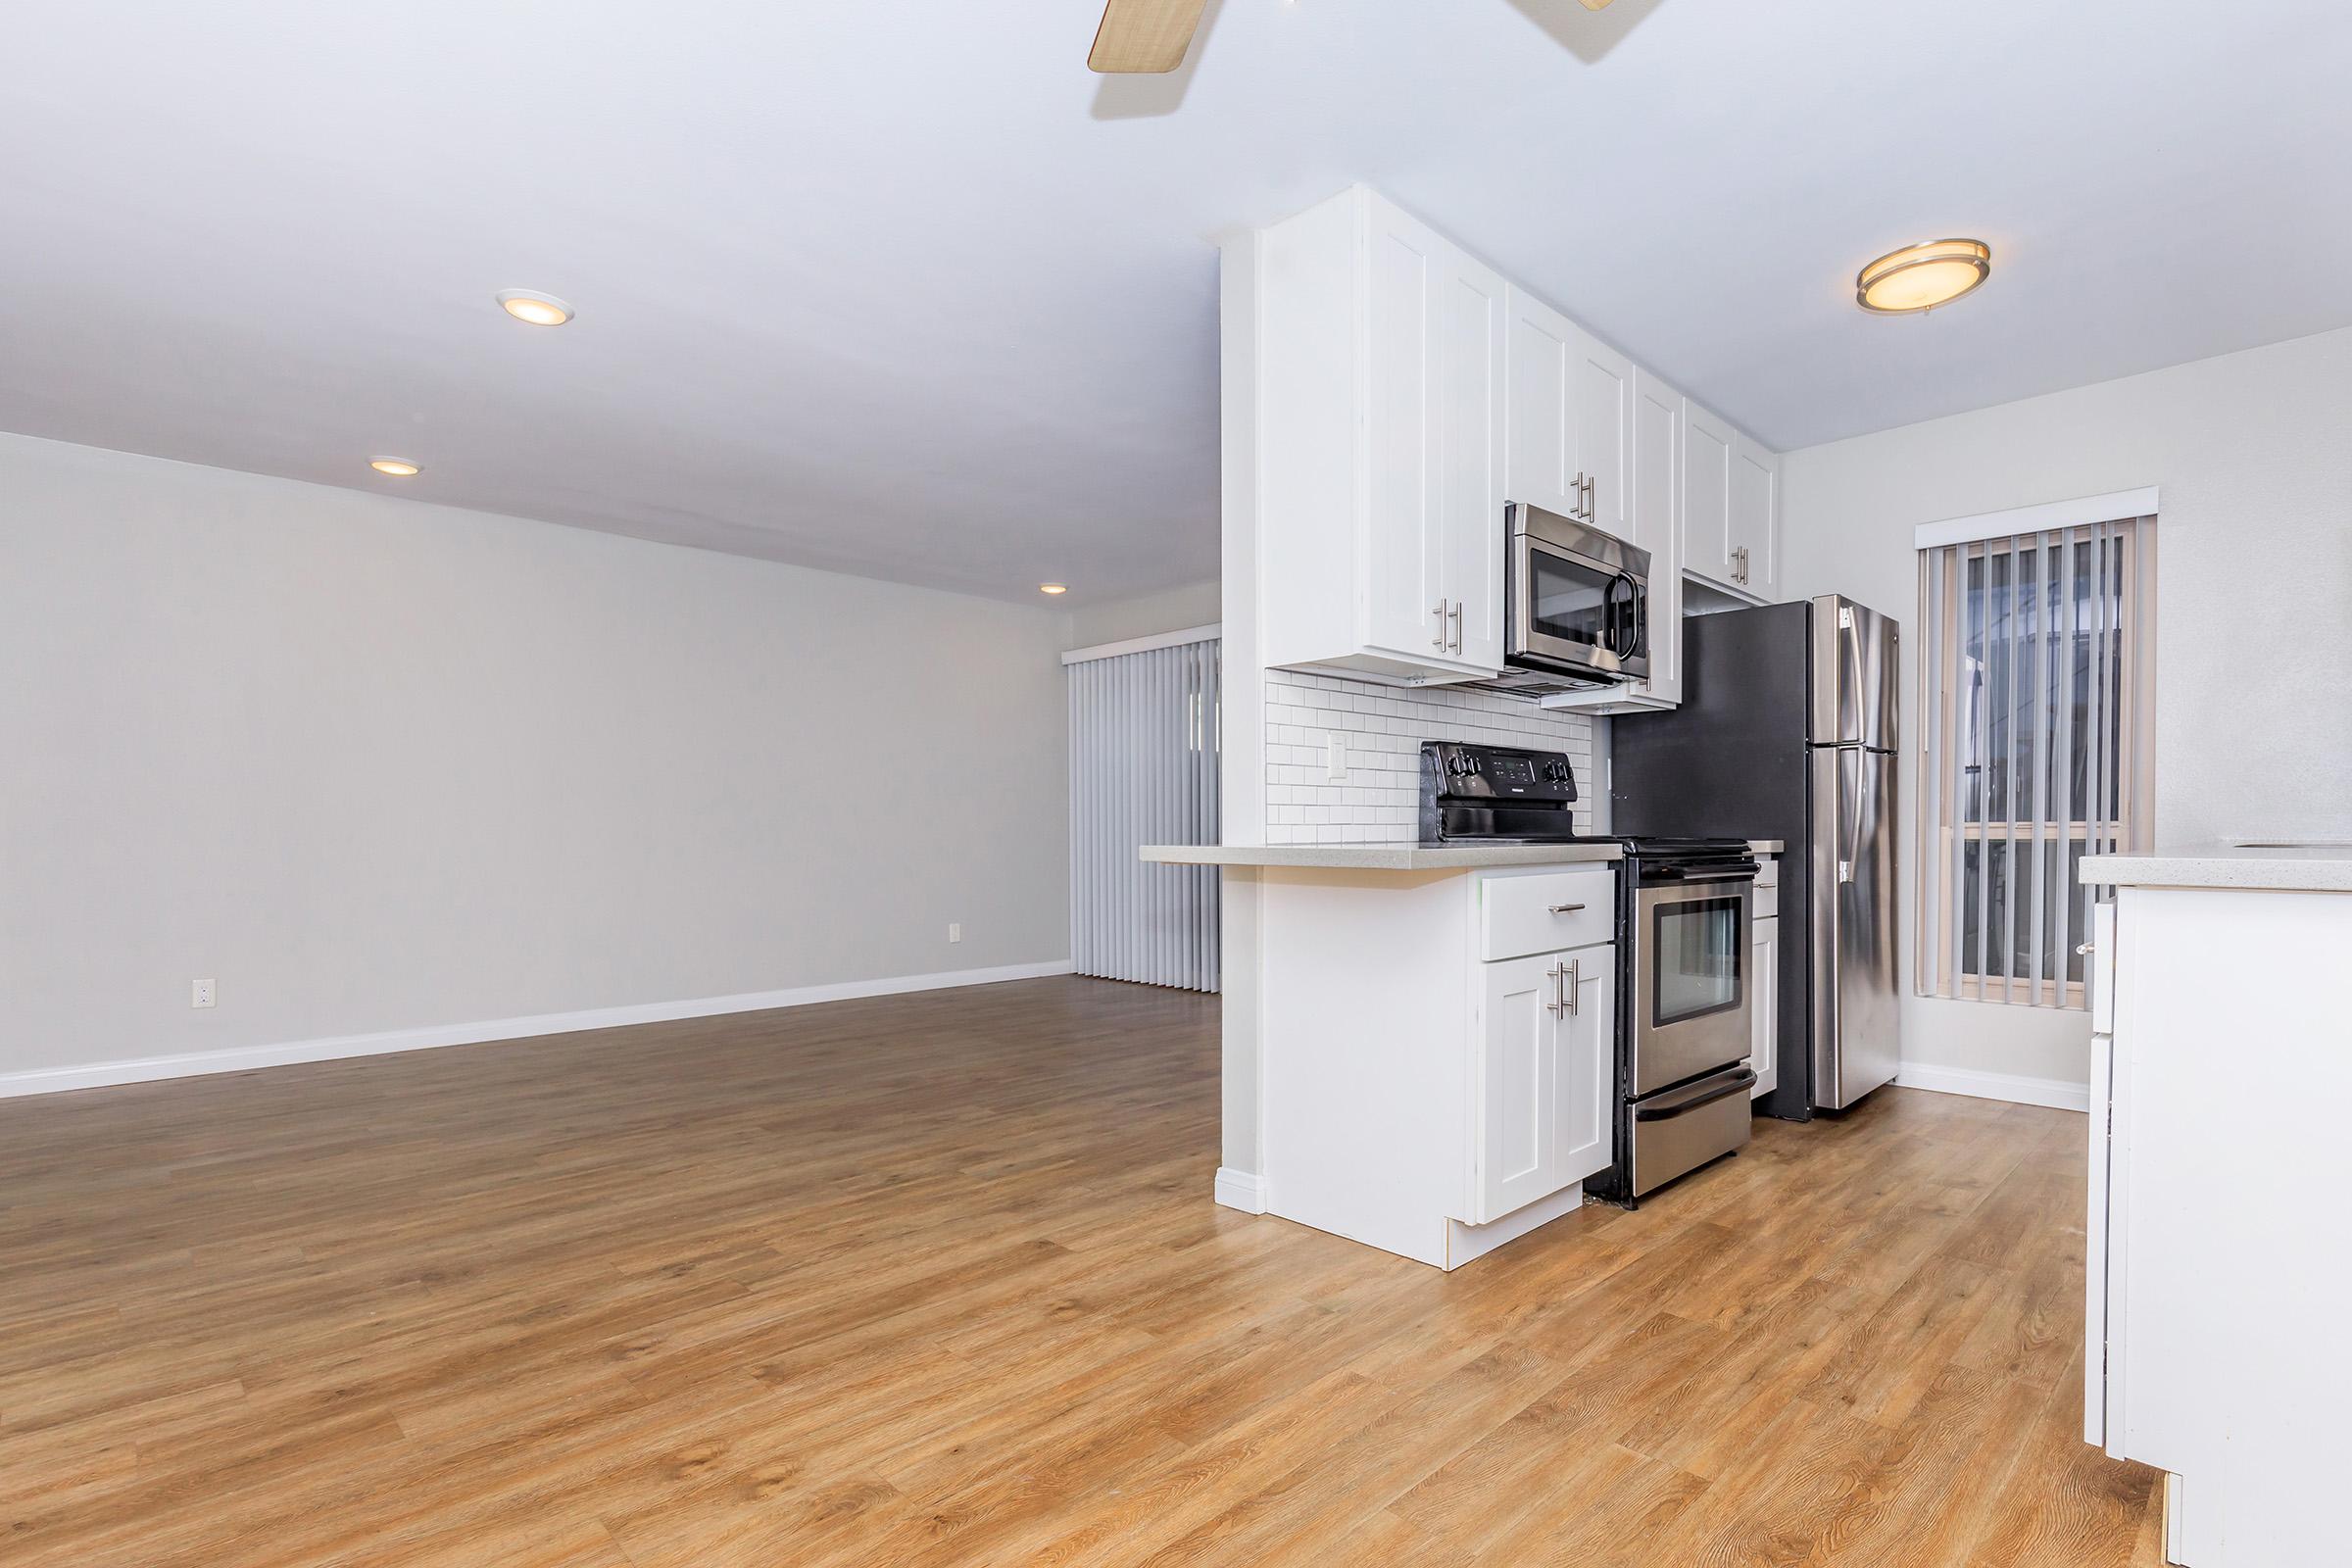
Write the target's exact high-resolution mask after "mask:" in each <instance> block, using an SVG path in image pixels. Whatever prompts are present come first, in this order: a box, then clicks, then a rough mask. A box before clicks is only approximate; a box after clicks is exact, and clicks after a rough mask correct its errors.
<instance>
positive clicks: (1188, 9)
mask: <svg viewBox="0 0 2352 1568" xmlns="http://www.w3.org/2000/svg"><path fill="white" fill-rule="evenodd" d="M1608 3H1609V0H1584V4H1585V9H1586V10H1587V11H1598V10H1599V9H1601V7H1603V6H1605V5H1607V4H1608ZM1207 4H1208V0H1110V3H1109V4H1108V5H1106V6H1104V7H1103V25H1102V26H1100V27H1098V28H1096V29H1095V47H1094V49H1093V51H1092V52H1091V53H1089V54H1088V55H1087V57H1086V63H1087V65H1089V66H1090V67H1092V68H1093V69H1094V70H1096V71H1099V72H1102V73H1103V74H1104V75H1128V74H1140V75H1158V74H1161V73H1165V72H1170V71H1174V70H1175V69H1176V68H1177V67H1178V66H1181V65H1183V64H1184V57H1185V53H1186V51H1188V50H1190V49H1191V48H1192V47H1193V31H1194V29H1195V28H1197V27H1199V26H1200V25H1201V10H1202V8H1203V7H1205V6H1206V5H1207Z"/></svg>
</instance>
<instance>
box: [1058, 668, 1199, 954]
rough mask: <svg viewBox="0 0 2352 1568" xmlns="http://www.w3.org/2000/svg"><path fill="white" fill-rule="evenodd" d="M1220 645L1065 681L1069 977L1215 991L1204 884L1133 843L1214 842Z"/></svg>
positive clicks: (1072, 673) (1082, 672)
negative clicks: (1148, 859)
mask: <svg viewBox="0 0 2352 1568" xmlns="http://www.w3.org/2000/svg"><path fill="white" fill-rule="evenodd" d="M1219 652H1220V644H1219V643H1218V641H1217V640H1216V639H1215V638H1213V637H1212V638H1207V639H1205V640H1202V641H1198V642H1188V643H1179V644H1177V645H1176V646H1174V647H1169V648H1152V649H1147V650H1144V651H1142V652H1138V653H1127V654H1116V655H1113V656H1111V657H1108V658H1103V659H1081V660H1079V661H1078V662H1073V663H1071V664H1070V665H1069V666H1068V668H1069V682H1070V932H1071V944H1072V952H1073V955H1074V956H1075V958H1076V962H1077V969H1078V972H1079V973H1080V974H1091V975H1101V976H1103V978H1105V979H1109V980H1138V981H1142V982H1144V983H1146V984H1148V985H1159V986H1182V987H1185V988H1186V989H1188V990H1193V991H1214V990H1216V989H1217V942H1218V933H1217V871H1216V868H1215V867H1214V866H1206V865H1147V864H1146V863H1144V862H1143V861H1142V860H1140V859H1138V858H1136V852H1137V851H1138V850H1140V849H1141V848H1142V847H1143V846H1144V845H1147V844H1214V843H1216V842H1217V765H1218V743H1217V726H1218V717H1219V708H1218V674H1219V663H1220V659H1219Z"/></svg>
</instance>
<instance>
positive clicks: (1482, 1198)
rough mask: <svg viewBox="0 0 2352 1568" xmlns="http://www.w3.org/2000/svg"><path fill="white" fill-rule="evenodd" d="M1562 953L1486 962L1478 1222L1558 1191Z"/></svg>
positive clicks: (1479, 1057)
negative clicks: (1556, 1173) (1556, 1174)
mask: <svg viewBox="0 0 2352 1568" xmlns="http://www.w3.org/2000/svg"><path fill="white" fill-rule="evenodd" d="M1561 957H1562V956H1561V955H1559V954H1556V953H1544V954H1538V955H1536V956H1532V957H1526V958H1505V959H1503V960H1501V961H1500V962H1497V963H1488V964H1481V965H1480V967H1481V968H1482V969H1483V970H1485V976H1484V978H1485V983H1486V990H1485V999H1484V1005H1483V1006H1482V1007H1481V1009H1480V1018H1479V1028H1478V1033H1477V1039H1476V1042H1475V1058H1476V1059H1475V1064H1474V1065H1475V1072H1474V1075H1473V1078H1474V1081H1473V1083H1472V1086H1471V1096H1472V1107H1473V1110H1472V1114H1473V1115H1474V1117H1475V1118H1476V1138H1477V1148H1476V1150H1475V1151H1474V1158H1473V1162H1472V1163H1473V1171H1472V1176H1471V1201H1470V1207H1471V1210H1472V1212H1471V1215H1470V1218H1471V1221H1472V1222H1473V1223H1474V1224H1480V1225H1483V1224H1486V1223H1487V1222H1488V1221H1490V1220H1496V1219H1500V1218H1501V1217H1502V1216H1503V1215H1505V1214H1508V1213H1509V1212H1511V1210H1513V1209H1515V1208H1518V1207H1521V1206H1522V1205H1524V1204H1527V1203H1532V1202H1534V1201H1536V1200H1537V1199H1539V1198H1546V1197H1549V1196H1550V1195H1551V1194H1552V1193H1555V1192H1557V1191H1558V1190H1559V1189H1560V1187H1561V1186H1562V1185H1564V1184H1563V1183H1562V1182H1560V1181H1558V1180H1555V1179H1554V1172H1555V1171H1556V1170H1557V1168H1558V1157H1559V1147H1560V1103H1561V1098H1562V1088H1561V1061H1560V1055H1561V1048H1562V1045H1563V1041H1564V1035H1565V1030H1564V1027H1563V1026H1564V1024H1565V1022H1566V1020H1565V1019H1564V1018H1563V1017H1562V1016H1561V1009H1560V1005H1559V1003H1560V985H1561V974H1560V964H1561Z"/></svg>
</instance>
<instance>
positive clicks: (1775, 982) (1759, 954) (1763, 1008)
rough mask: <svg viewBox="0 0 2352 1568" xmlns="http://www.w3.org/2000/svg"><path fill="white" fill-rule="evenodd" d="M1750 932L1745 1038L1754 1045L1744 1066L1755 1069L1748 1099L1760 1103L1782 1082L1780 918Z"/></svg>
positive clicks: (1764, 920)
mask: <svg viewBox="0 0 2352 1568" xmlns="http://www.w3.org/2000/svg"><path fill="white" fill-rule="evenodd" d="M1752 929H1753V930H1754V932H1755V940H1754V942H1753V943H1752V944H1751V951H1750V953H1749V955H1748V956H1749V958H1750V959H1751V960H1752V961H1751V962H1750V963H1749V964H1748V966H1747V972H1748V975H1749V978H1750V981H1751V984H1752V987H1753V998H1754V1006H1753V1007H1752V1008H1751V1009H1750V1011H1751V1014H1752V1016H1751V1018H1750V1020H1749V1024H1748V1038H1749V1039H1750V1041H1752V1042H1753V1044H1752V1045H1751V1046H1750V1047H1749V1050H1748V1053H1747V1064H1748V1065H1749V1066H1750V1067H1752V1068H1754V1069H1755V1073H1756V1087H1755V1088H1754V1089H1753V1090H1752V1091H1750V1093H1749V1095H1748V1098H1749V1099H1751V1100H1761V1099H1763V1098H1764V1097H1765V1096H1766V1095H1769V1094H1771V1093H1772V1092H1773V1091H1774V1090H1775V1089H1777V1088H1779V1087H1780V1083H1781V922H1780V918H1779V917H1778V916H1777V915H1776V916H1772V917H1770V918H1766V919H1761V920H1758V921H1757V922H1756V923H1755V925H1754V927H1753V928H1752Z"/></svg>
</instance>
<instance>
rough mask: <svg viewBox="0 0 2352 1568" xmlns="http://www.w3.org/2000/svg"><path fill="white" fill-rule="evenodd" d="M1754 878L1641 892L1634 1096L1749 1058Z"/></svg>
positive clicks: (1637, 915)
mask: <svg viewBox="0 0 2352 1568" xmlns="http://www.w3.org/2000/svg"><path fill="white" fill-rule="evenodd" d="M1751 892H1752V884H1751V883H1748V882H1744V881H1741V882H1699V883H1688V884H1677V885H1673V886H1666V887H1652V888H1643V889H1642V890H1641V891H1640V892H1639V893H1637V894H1636V895H1635V900H1634V917H1635V920H1636V921H1637V929H1636V934H1635V939H1634V940H1635V966H1634V1007H1635V1011H1634V1094H1635V1095H1636V1096H1637V1097H1640V1096H1642V1095H1646V1094H1650V1093H1652V1092H1654V1091H1656V1090H1659V1089H1663V1088H1665V1087H1666V1086H1667V1085H1669V1084H1677V1083H1681V1082H1682V1081H1683V1080H1685V1079H1687V1078H1692V1077H1695V1076H1697V1075H1698V1074H1700V1073H1703V1072H1709V1071H1712V1070H1714V1069H1716V1068H1719V1067H1723V1066H1725V1065H1728V1064H1729V1063H1732V1062H1736V1061H1740V1060H1742V1059H1744V1058H1745V1057H1746V1055H1747V1054H1748V1051H1749V1049H1750V1046H1751V1044H1752V1042H1751V1040H1750V1038H1749V1029H1748V1014H1749V1008H1750V1006H1751V1005H1752V1003H1751V1000H1750V987H1749V986H1748V984H1747V965H1748V962H1749V959H1750V952H1751V950H1750V948H1749V946H1748V941H1749V932H1748V901H1749V898H1750V896H1751Z"/></svg>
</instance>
